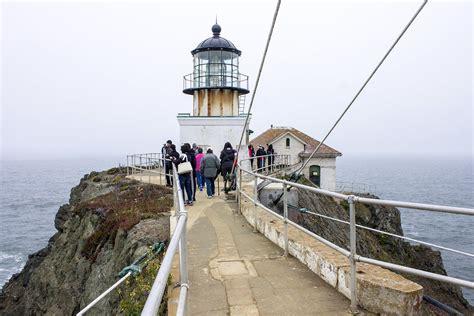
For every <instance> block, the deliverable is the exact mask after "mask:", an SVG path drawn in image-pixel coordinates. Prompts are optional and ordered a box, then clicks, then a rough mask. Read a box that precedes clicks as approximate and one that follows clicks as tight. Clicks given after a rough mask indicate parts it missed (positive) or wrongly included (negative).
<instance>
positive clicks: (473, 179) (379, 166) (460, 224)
mask: <svg viewBox="0 0 474 316" xmlns="http://www.w3.org/2000/svg"><path fill="white" fill-rule="evenodd" d="M337 180H338V181H344V182H359V183H364V184H366V188H367V187H368V185H371V186H374V187H375V191H376V192H375V193H376V195H378V196H379V197H380V198H381V199H387V200H398V201H408V202H418V203H429V204H438V205H448V206H458V207H468V208H474V173H473V160H472V158H464V159H462V158H458V159H455V158H432V157H409V158H404V157H370V158H367V157H344V156H343V157H341V158H340V159H338V161H337ZM355 187H361V185H358V186H357V185H356V186H355ZM371 193H373V192H371ZM400 212H401V219H402V228H403V233H404V235H405V236H407V237H411V238H415V239H418V240H421V241H424V242H429V243H433V244H436V245H441V246H445V247H448V248H452V249H456V250H460V251H464V252H468V253H471V254H472V253H474V216H465V215H452V214H442V213H436V212H428V211H419V210H411V209H400ZM441 254H442V257H443V263H444V267H445V269H446V271H447V272H448V275H450V276H453V277H459V278H463V279H465V280H469V281H474V258H473V257H467V256H463V255H459V254H455V253H452V252H448V251H444V250H441ZM463 293H464V297H465V298H466V299H467V300H468V301H469V302H470V303H471V304H472V305H474V291H473V290H467V289H463Z"/></svg>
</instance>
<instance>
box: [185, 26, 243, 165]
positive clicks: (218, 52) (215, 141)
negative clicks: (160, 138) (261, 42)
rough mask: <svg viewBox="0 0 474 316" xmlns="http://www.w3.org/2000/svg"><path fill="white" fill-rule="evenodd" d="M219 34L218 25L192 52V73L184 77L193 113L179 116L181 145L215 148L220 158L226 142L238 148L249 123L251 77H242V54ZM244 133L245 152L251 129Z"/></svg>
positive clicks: (219, 28)
mask: <svg viewBox="0 0 474 316" xmlns="http://www.w3.org/2000/svg"><path fill="white" fill-rule="evenodd" d="M220 32H221V27H220V26H219V25H218V24H215V25H214V26H213V27H212V33H213V36H212V37H210V38H208V39H206V40H204V41H202V42H201V43H200V44H199V45H198V46H197V47H196V48H195V49H194V50H192V51H191V54H192V55H193V59H194V63H193V72H192V73H190V74H189V75H186V76H184V89H183V93H186V94H189V95H192V96H193V112H192V114H190V113H179V114H178V123H179V126H180V144H183V143H190V144H192V143H196V144H197V145H198V146H200V147H202V148H204V149H207V148H209V147H212V148H213V150H214V153H215V154H217V155H218V156H219V154H218V153H219V152H220V151H221V150H222V149H223V147H224V144H225V143H226V142H230V143H231V144H232V145H233V146H234V148H235V147H236V146H237V145H238V144H239V141H240V137H241V134H242V131H243V130H244V128H245V127H244V125H245V120H246V115H245V114H244V105H245V95H246V94H247V93H249V90H248V76H246V75H243V74H241V73H239V56H240V55H241V53H242V52H241V51H240V50H238V49H237V48H236V47H235V46H234V44H232V42H230V41H229V40H227V39H225V38H223V37H221V36H220ZM249 121H250V118H249ZM248 123H249V122H248ZM247 126H248V124H247ZM245 131H246V132H245V135H244V139H243V141H242V143H243V146H242V148H243V149H245V148H246V144H247V141H248V129H247V128H245ZM243 152H245V150H243ZM242 155H243V154H242Z"/></svg>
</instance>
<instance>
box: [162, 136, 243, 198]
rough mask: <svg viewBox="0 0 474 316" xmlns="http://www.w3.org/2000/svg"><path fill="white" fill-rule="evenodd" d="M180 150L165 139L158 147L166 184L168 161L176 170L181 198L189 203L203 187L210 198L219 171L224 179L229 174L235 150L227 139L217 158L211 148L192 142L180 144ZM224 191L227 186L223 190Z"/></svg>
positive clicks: (169, 180)
mask: <svg viewBox="0 0 474 316" xmlns="http://www.w3.org/2000/svg"><path fill="white" fill-rule="evenodd" d="M180 151H181V153H178V152H177V150H176V145H175V144H173V142H172V141H171V140H168V141H167V142H166V143H165V144H164V145H163V148H162V150H161V153H162V155H163V157H165V158H166V160H165V162H164V167H165V173H166V186H168V187H172V186H173V176H172V168H173V167H172V164H175V166H176V169H177V171H178V177H179V183H180V185H181V191H182V192H183V199H184V200H185V203H186V204H187V205H189V206H191V205H193V203H194V202H195V201H196V191H197V189H199V191H202V190H203V189H204V188H205V189H206V193H207V198H208V199H212V198H213V197H214V196H215V194H216V190H215V180H216V178H217V176H218V175H219V173H220V174H221V176H222V178H223V179H224V183H226V181H227V180H228V179H230V178H231V174H232V173H233V169H234V166H235V164H236V161H237V160H236V157H237V151H236V150H235V149H233V148H232V145H231V144H230V143H229V142H227V143H225V144H224V148H223V149H222V151H221V152H220V156H219V158H218V157H217V156H216V155H215V154H214V152H213V149H212V148H207V149H206V152H205V153H204V150H203V148H200V147H198V146H197V145H196V144H193V145H192V146H191V145H190V144H189V143H184V144H183V145H181V147H180ZM226 193H227V190H226Z"/></svg>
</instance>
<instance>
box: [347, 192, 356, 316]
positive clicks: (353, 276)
mask: <svg viewBox="0 0 474 316" xmlns="http://www.w3.org/2000/svg"><path fill="white" fill-rule="evenodd" d="M354 200H355V196H354V195H350V196H349V198H348V200H347V201H348V202H349V217H350V231H349V234H350V244H351V254H350V256H349V260H350V263H351V288H350V290H351V310H352V312H356V311H357V276H356V260H355V256H356V222H355V202H354Z"/></svg>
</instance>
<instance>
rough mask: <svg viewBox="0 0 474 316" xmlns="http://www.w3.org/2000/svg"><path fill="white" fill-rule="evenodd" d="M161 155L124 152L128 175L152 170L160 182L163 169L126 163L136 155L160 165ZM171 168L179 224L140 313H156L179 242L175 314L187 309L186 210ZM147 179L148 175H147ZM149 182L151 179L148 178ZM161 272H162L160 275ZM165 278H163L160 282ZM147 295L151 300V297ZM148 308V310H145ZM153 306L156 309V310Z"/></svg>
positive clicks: (85, 310)
mask: <svg viewBox="0 0 474 316" xmlns="http://www.w3.org/2000/svg"><path fill="white" fill-rule="evenodd" d="M160 157H161V154H159V153H146V154H134V155H127V166H126V168H127V176H129V175H132V176H133V175H135V173H134V171H135V170H138V171H140V174H142V173H141V172H142V171H147V172H150V173H155V174H157V175H159V176H160V181H161V175H166V174H165V173H164V172H160V171H156V170H152V169H148V168H142V167H141V165H140V167H137V166H136V165H129V163H130V162H132V163H133V164H135V158H139V160H140V163H141V162H142V161H143V159H145V161H149V162H151V161H153V162H161V161H162V162H163V166H164V164H165V161H169V160H168V159H163V158H160ZM146 166H147V165H146ZM172 166H173V167H172V170H173V174H172V175H171V174H168V176H173V177H174V181H173V183H174V199H175V202H176V203H175V207H176V216H177V220H178V223H177V225H176V229H175V231H174V234H173V236H172V238H171V241H170V244H169V246H168V251H167V252H166V255H165V257H164V258H163V261H162V263H161V266H160V270H159V271H158V275H157V277H156V279H155V282H154V284H153V287H152V290H151V291H150V294H149V295H148V299H147V303H148V301H150V302H151V303H149V304H148V305H149V306H148V307H147V304H145V306H144V308H143V311H142V315H156V313H157V312H158V309H159V307H160V304H161V300H162V298H163V293H164V289H165V286H166V285H167V280H168V276H169V274H170V270H171V263H172V260H173V256H174V254H175V253H176V250H177V247H178V245H179V255H180V256H179V257H180V275H181V293H180V300H179V303H178V311H180V313H177V315H184V313H185V310H186V294H187V288H188V276H187V245H186V223H187V211H186V209H185V207H184V201H183V195H182V192H181V186H180V185H179V178H178V176H177V174H178V173H177V171H176V167H175V165H174V164H172ZM149 179H150V178H149ZM149 182H150V181H149ZM160 273H161V274H160ZM131 275H132V273H131V272H128V273H127V274H125V275H124V276H123V277H122V278H121V279H120V280H118V281H117V282H115V283H114V284H113V285H112V286H111V287H109V288H108V289H107V290H105V291H104V292H103V293H102V294H101V295H99V296H98V297H97V298H96V299H94V300H93V301H92V302H91V303H89V304H88V305H87V306H86V307H85V308H83V309H82V310H81V311H79V312H78V313H77V316H82V315H84V313H86V312H87V311H88V310H89V309H91V308H92V307H94V305H95V304H97V303H98V302H99V301H100V300H102V299H103V298H104V297H105V296H107V295H108V294H109V293H110V292H112V290H114V289H115V288H116V287H118V286H119V285H120V284H121V283H123V282H124V281H125V280H126V279H127V278H128V277H130V276H131ZM163 280H164V281H163ZM150 297H152V299H151V300H150ZM153 298H157V299H156V300H153ZM146 308H147V309H146ZM155 309H156V310H155Z"/></svg>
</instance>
